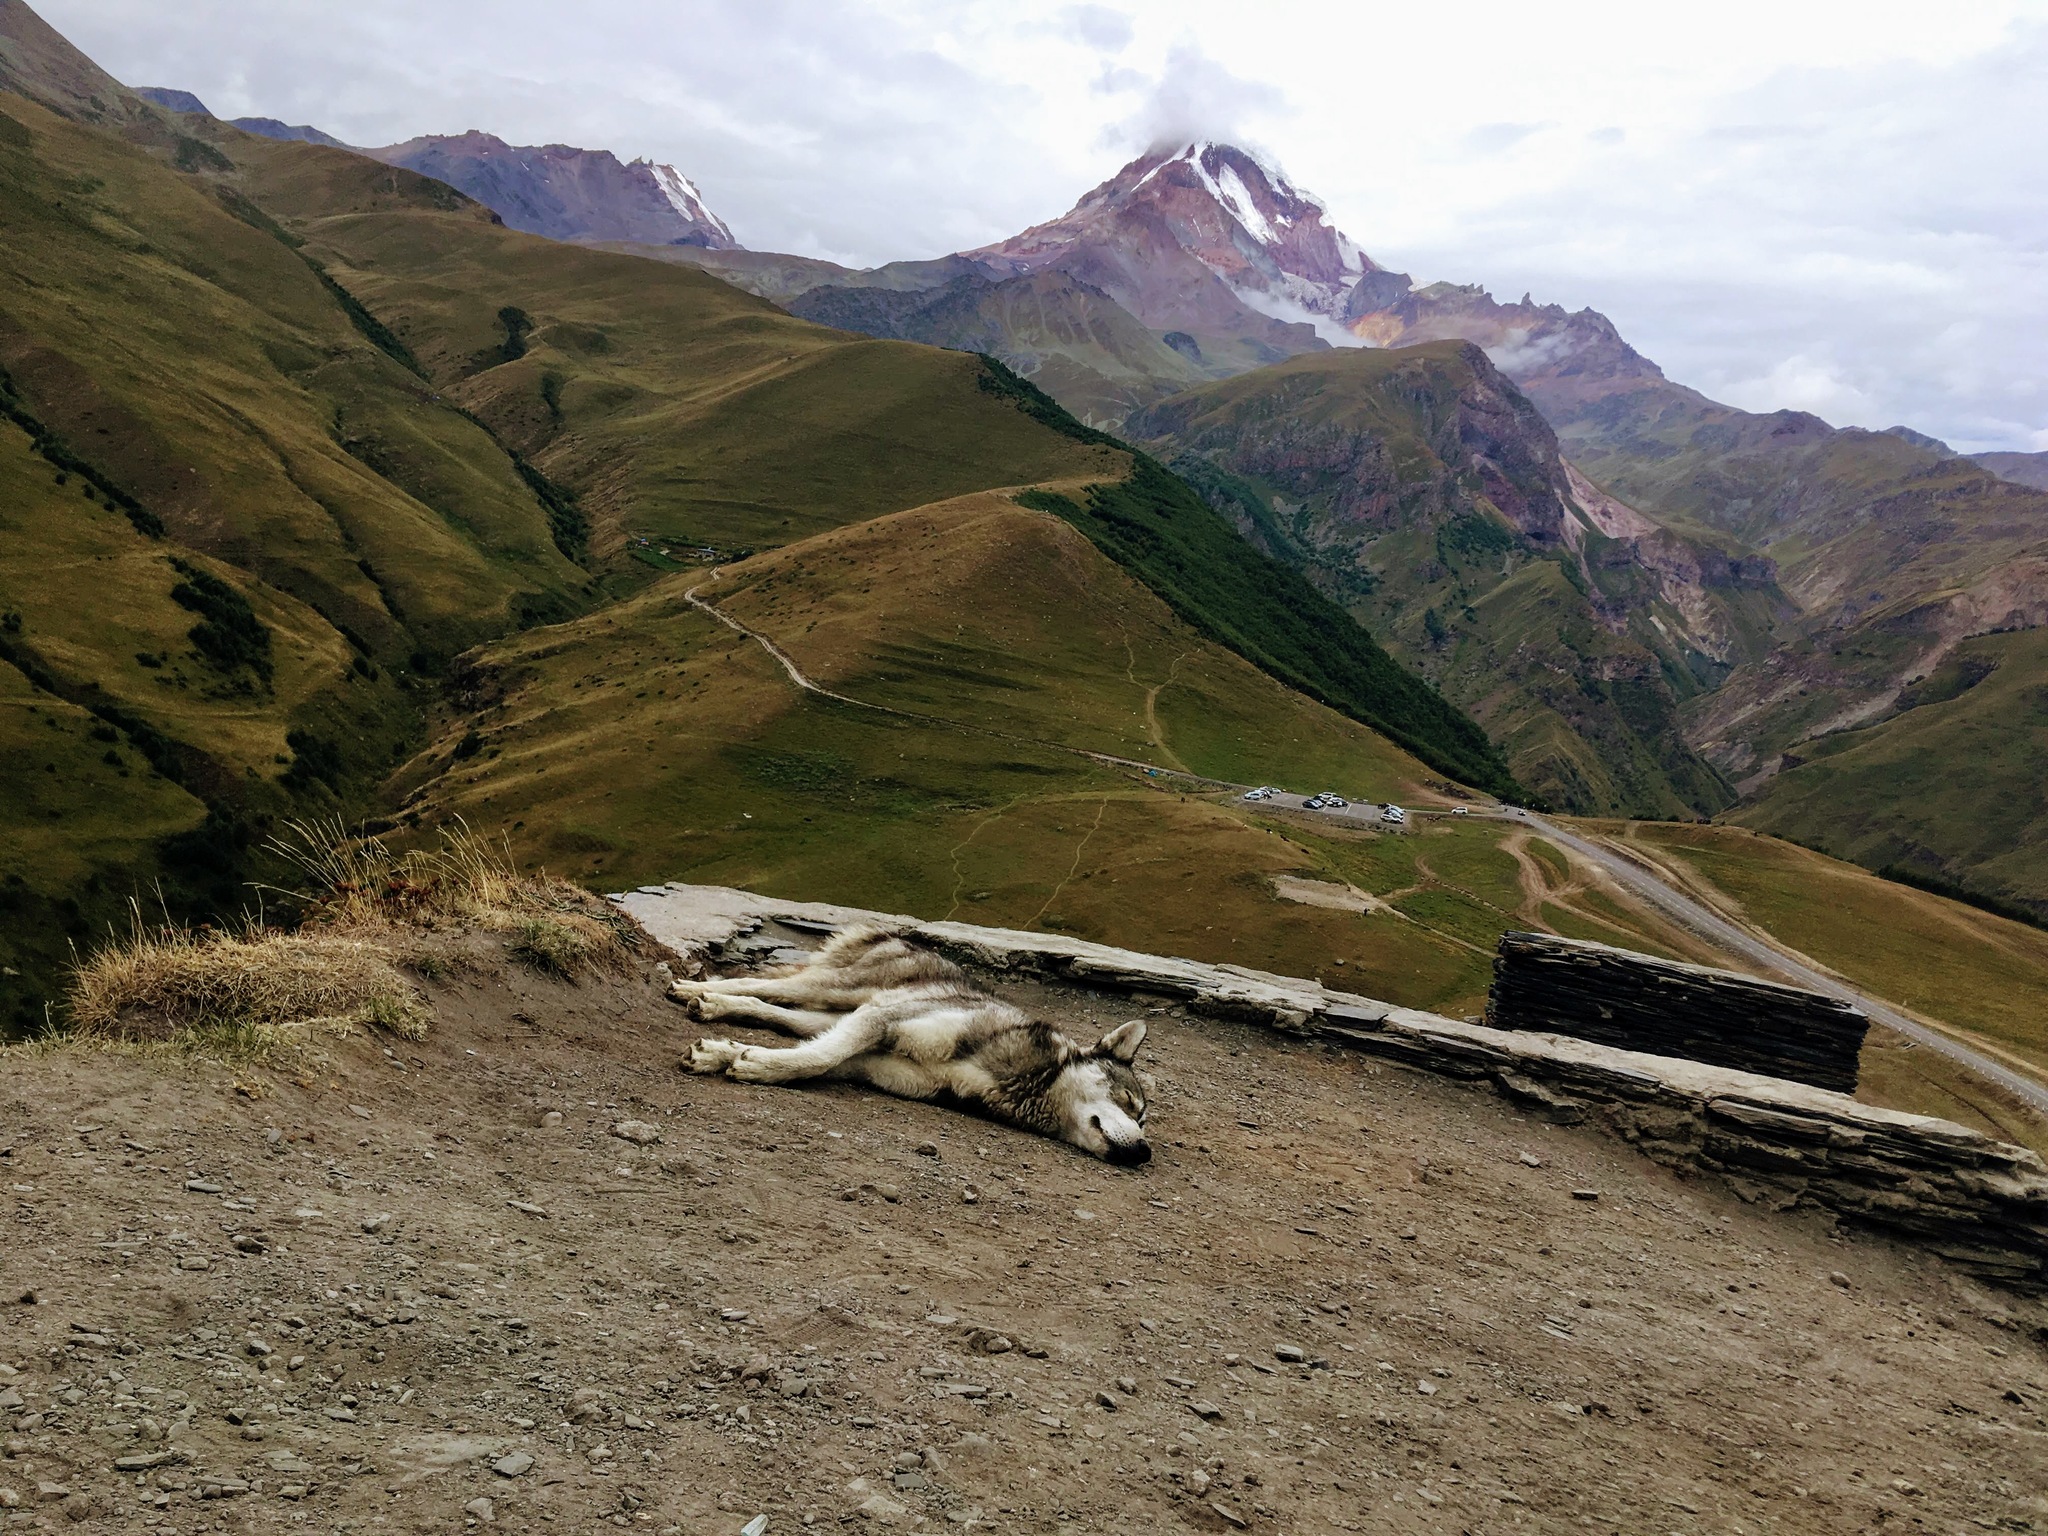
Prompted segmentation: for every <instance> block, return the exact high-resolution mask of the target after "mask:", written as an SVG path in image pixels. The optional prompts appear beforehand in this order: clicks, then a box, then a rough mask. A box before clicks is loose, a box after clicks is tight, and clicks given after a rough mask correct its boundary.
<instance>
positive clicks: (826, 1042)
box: [726, 1007, 888, 1083]
mask: <svg viewBox="0 0 2048 1536" xmlns="http://www.w3.org/2000/svg"><path fill="white" fill-rule="evenodd" d="M887 1034H888V1019H887V1017H886V1015H885V1014H884V1012H883V1011H882V1010H881V1009H879V1008H873V1007H863V1008H856V1009H855V1010H854V1011H853V1012H852V1013H849V1014H846V1015H845V1016H844V1017H842V1018H840V1019H839V1020H838V1021H837V1022H836V1023H834V1024H833V1026H832V1027H831V1028H830V1029H828V1030H826V1031H825V1032H824V1033H823V1034H821V1035H816V1036H813V1037H812V1038H811V1039H809V1040H806V1041H805V1042H804V1043H803V1044H802V1045H792V1046H786V1047H782V1048H779V1049H778V1048H776V1047H773V1046H759V1045H748V1046H742V1047H741V1048H740V1052H739V1054H738V1055H737V1056H736V1057H734V1058H733V1062H732V1065H731V1066H729V1067H727V1068H726V1071H727V1072H728V1073H729V1074H730V1075H731V1076H733V1077H735V1078H737V1079H738V1080H739V1081H740V1082H743V1083H797V1082H802V1081H804V1080H805V1079H806V1078H813V1077H823V1076H824V1075H825V1074H826V1073H828V1072H833V1071H836V1070H837V1069H838V1068H840V1067H843V1066H845V1065H846V1063H847V1062H849V1061H851V1060H853V1059H854V1058H855V1057H856V1056H865V1055H866V1054H867V1053H868V1052H870V1051H872V1050H874V1049H875V1048H876V1047H877V1046H879V1045H881V1044H882V1042H883V1040H884V1038H885V1037H886V1036H887Z"/></svg>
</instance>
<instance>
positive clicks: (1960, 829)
mask: <svg viewBox="0 0 2048 1536" xmlns="http://www.w3.org/2000/svg"><path fill="white" fill-rule="evenodd" d="M2044 677H2048V629H2042V628H2033V629H2027V630H2023V631H2018V632H2012V633H2005V634H1988V635H1978V636H1974V637H1972V638H1970V639H1966V640H1964V641H1962V642H1961V643H1960V644H1958V645H1957V646H1956V647H1955V648H1954V650H1953V651H1951V652H1950V653H1949V655H1948V656H1947V658H1946V659H1945V660H1944V661H1943V662H1942V664H1941V665H1940V666H1939V667H1937V668H1936V669H1935V670H1934V671H1933V672H1932V673H1930V674H1929V675H1928V676H1926V677H1925V678H1923V679H1921V680H1920V681H1919V682H1918V683H1916V684H1914V685H1913V686H1912V687H1910V688H1908V689H1907V690H1906V691H1905V692H1904V693H1903V694H1901V695H1900V696H1899V698H1898V700H1897V702H1896V704H1895V705H1894V706H1893V709H1892V711H1891V712H1890V713H1889V714H1887V715H1886V716H1884V717H1882V718H1880V719H1878V720H1877V721H1875V722H1873V723H1872V724H1870V725H1867V726H1863V727H1861V728H1858V729H1854V730H1846V731H1841V732H1837V733H1835V734H1833V735H1829V736H1826V737H1823V738H1822V739H1821V740H1819V741H1817V742H1814V743H1812V744H1811V745H1809V746H1806V747H1803V748H1801V749H1800V750H1799V751H1798V752H1796V753H1794V754H1790V755H1789V756H1788V760H1787V763H1786V766H1785V768H1784V770H1783V771H1782V772H1780V773H1779V774H1778V775H1776V776H1775V777H1774V778H1773V779H1772V780H1771V781H1770V783H1769V784H1767V785H1766V786H1765V787H1764V789H1763V791H1762V792H1761V794H1760V795H1758V796H1757V797H1756V799H1755V800H1754V802H1753V803H1751V804H1748V805H1745V806H1744V807H1743V808H1742V810H1741V811H1740V813H1739V815H1738V819H1739V820H1740V821H1741V822H1742V823H1743V824H1744V825H1746V826H1752V827H1757V828H1759V829H1762V830H1764V831H1769V832H1774V833H1776V834H1778V835H1779V836H1781V837H1789V838H1792V839H1794V840H1795V841H1798V842H1803V843H1806V844H1807V845H1808V846H1810V847H1816V848H1823V849H1826V850H1827V851H1828V852H1830V853H1832V854H1834V855H1835V856H1837V857H1839V858H1849V859H1854V860H1855V861H1856V862H1857V863H1859V864H1863V865H1866V866H1868V867H1870V868H1881V867H1887V866H1897V867H1898V868H1900V869H1902V870H1905V871H1908V872H1910V873H1911V874H1913V875H1916V876H1919V877H1922V878H1932V879H1934V880H1936V881H1939V882H1943V883H1946V884H1953V885H1959V886H1962V887H1964V888H1966V889H1969V890H1973V891H1977V892H1981V893H1984V894H1987V895H1991V896H1997V897H2002V898H2004V899H2006V900H2008V901H2012V902H2015V903H2018V904H2020V905H2022V906H2025V907H2028V908H2030V909H2032V910H2033V911H2034V912H2036V913H2038V914H2040V915H2041V916H2043V917H2048V787H2044V783H2043V779H2042V774H2041V765H2042V763H2044V762H2048V686H2044V685H2043V682H2042V679H2043V678H2044Z"/></svg>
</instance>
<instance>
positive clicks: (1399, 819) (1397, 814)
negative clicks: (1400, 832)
mask: <svg viewBox="0 0 2048 1536" xmlns="http://www.w3.org/2000/svg"><path fill="white" fill-rule="evenodd" d="M1407 819H1408V813H1407V812H1406V811H1404V810H1402V809H1401V807H1399V806H1398V805H1390V806H1388V807H1387V808H1386V809H1385V810H1383V811H1381V812H1380V820H1381V821H1388V822H1392V823H1393V824H1394V825H1395V826H1397V827H1398V826H1400V825H1401V824H1402V823H1403V822H1405V821H1407Z"/></svg>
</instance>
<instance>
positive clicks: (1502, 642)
mask: <svg viewBox="0 0 2048 1536" xmlns="http://www.w3.org/2000/svg"><path fill="white" fill-rule="evenodd" d="M1129 429H1130V430H1131V431H1132V432H1134V433H1136V434H1138V435H1140V436H1142V437H1143V438H1145V439H1147V440H1149V441H1152V442H1154V443H1155V444H1156V445H1157V446H1159V447H1160V448H1161V449H1162V450H1169V449H1170V450H1171V451H1173V452H1176V453H1178V454H1180V455H1182V456H1183V457H1182V458H1179V459H1177V460H1176V463H1178V464H1181V465H1182V466H1183V468H1184V470H1185V471H1186V472H1187V473H1188V474H1189V475H1190V476H1191V477H1192V478H1194V479H1195V481H1196V483H1197V484H1198V485H1201V486H1202V487H1203V488H1204V489H1205V491H1206V492H1207V493H1208V494H1209V495H1210V496H1211V499H1212V500H1213V501H1214V502H1215V503H1216V504H1217V505H1219V506H1221V507H1224V508H1226V509H1229V510H1230V511H1231V512H1232V514H1233V515H1235V516H1236V517H1238V519H1239V521H1240V525H1241V526H1242V527H1243V529H1244V531H1245V532H1246V534H1247V536H1248V537H1251V538H1252V539H1253V540H1254V541H1255V542H1259V543H1261V544H1263V545H1264V546H1265V547H1267V548H1269V549H1270V550H1271V551H1272V552H1273V553H1275V554H1278V555H1280V556H1282V557H1283V558H1286V559H1288V560H1290V561H1291V562H1292V563H1295V564H1297V565H1300V566H1301V567H1302V568H1304V569H1306V570H1308V571H1310V572H1312V573H1314V574H1315V576H1316V577H1317V579H1318V580H1319V582H1320V583H1321V584H1322V585H1323V586H1324V587H1325V588H1326V590H1328V591H1330V592H1332V593H1333V594H1335V595H1337V596H1338V597H1340V598H1341V599H1342V600H1343V601H1344V602H1345V604H1346V605H1347V606H1348V607H1349V608H1350V609H1351V611H1352V612H1353V613H1355V614H1356V615H1358V616H1359V618H1360V620H1361V622H1364V623H1365V624H1366V625H1367V626H1368V627H1369V628H1370V629H1372V630H1373V631H1374V632H1375V633H1378V634H1384V635H1386V636H1387V637H1388V639H1389V643H1391V644H1393V645H1395V646H1396V647H1397V648H1398V652H1399V654H1400V655H1401V656H1402V657H1403V658H1404V659H1406V660H1408V661H1410V662H1411V664H1413V665H1415V666H1417V667H1419V668H1421V669H1422V670H1423V671H1424V673H1425V674H1426V675H1428V676H1430V677H1431V678H1433V679H1435V680H1436V681H1437V683H1438V685H1439V686H1440V687H1441V688H1442V689H1443V690H1444V692H1445V694H1446V696H1447V697H1449V698H1451V699H1453V700H1454V701H1455V702H1457V703H1459V704H1461V705H1463V706H1464V707H1466V708H1467V709H1470V710H1472V711H1473V712H1474V714H1475V717H1476V718H1478V719H1479V720H1480V721H1481V723H1482V724H1485V725H1486V726H1487V727H1488V728H1489V730H1490V731H1491V732H1492V734H1493V735H1494V738H1495V739H1496V740H1497V741H1499V742H1501V743H1502V744H1503V747H1504V750H1505V751H1506V753H1507V755H1508V758H1509V762H1510V765H1511V766H1512V767H1513V768H1514V770H1515V772H1516V775H1517V777H1519V778H1521V779H1522V780H1523V782H1525V783H1527V784H1529V785H1530V786H1531V787H1532V788H1533V789H1535V790H1537V791H1538V792H1539V793H1540V794H1542V795H1543V796H1545V797H1546V798H1547V799H1549V800H1551V801H1553V802H1555V803H1557V804H1560V805H1563V806H1566V807H1569V808H1572V809H1576V810H1581V811H1593V812H1614V811H1628V812H1633V813H1636V814H1650V815H1671V814H1700V813H1711V812H1713V811H1716V810H1719V809H1721V808H1723V807H1724V806H1726V805H1727V804H1729V803H1730V801H1731V799H1732V796H1731V794H1730V792H1729V790H1728V788H1727V786H1726V785H1725V784H1724V783H1723V782H1722V781H1721V780H1720V778H1719V776H1718V775H1717V774H1716V773H1715V772H1714V771H1713V770H1712V769H1711V768H1710V767H1709V766H1708V765H1707V764H1706V763H1705V762H1703V761H1702V760H1700V759H1699V758H1698V757H1697V756H1696V755H1695V754H1694V753H1693V752H1692V751H1691V750H1690V749H1689V747H1688V746H1687V745H1686V742H1685V740H1684V738H1683V735H1682V733H1681V730H1680V722H1679V708H1680V705H1681V704H1682V703H1683V702H1684V701H1685V700H1686V699H1688V698H1690V697H1692V696H1694V695H1695V694H1697V693H1699V692H1701V691H1703V690H1704V689H1705V688H1707V687H1709V686H1711V684H1712V682H1713V681H1715V680H1716V678H1717V675H1719V674H1725V672H1726V671H1727V669H1728V668H1729V667H1730V666H1732V665H1734V664H1735V663H1736V662H1737V661H1738V660H1740V659H1742V658H1743V657H1744V656H1746V655H1748V654H1749V653H1750V652H1752V651H1753V650H1754V649H1755V647H1756V646H1757V645H1758V643H1759V641H1760V638H1761V635H1762V633H1763V631H1764V630H1765V629H1767V627H1768V624H1769V621H1770V615H1771V613H1772V612H1773V610H1774V609H1776V608H1780V607H1782V606H1783V600H1782V598H1780V597H1778V596H1777V595H1776V594H1775V592H1774V589H1773V587H1772V583H1771V577H1770V571H1769V568H1768V565H1767V564H1765V563H1760V562H1749V563H1744V562H1741V561H1739V560H1737V561H1731V560H1729V559H1728V558H1727V557H1726V556H1725V555H1724V554H1722V553H1721V552H1720V551H1718V550H1715V549H1713V548H1712V547H1711V546H1707V545H1703V544H1701V543H1699V542H1696V541H1691V540H1686V539H1683V538H1681V537H1679V536H1676V535H1674V534H1672V533H1670V532H1669V531H1667V530H1664V529H1661V528H1658V527H1657V526H1656V525H1654V524H1652V523H1650V522H1649V521H1648V520H1647V519H1644V518H1642V517H1640V516H1638V515H1637V514H1635V513H1633V512H1632V511H1631V509H1629V508H1627V507H1625V506H1621V505H1619V504H1618V503H1615V502H1613V501H1612V499H1611V498H1606V497H1602V496H1601V495H1599V493H1598V492H1596V491H1595V490H1594V489H1593V488H1592V487H1591V486H1589V485H1586V484H1585V483H1584V482H1583V481H1582V480H1579V479H1577V478H1576V477H1575V475H1574V473H1573V471H1572V469H1571V467H1570V466H1569V465H1568V464H1567V463H1566V462H1565V461H1564V459H1563V457H1562V455H1561V454H1560V452H1559V451H1558V445H1557V441H1556V439H1555V437H1554V436H1553V435H1552V433H1551V432H1550V429H1549V428H1548V426H1547V425H1546V424H1545V423H1544V422H1543V420H1542V418H1541V417H1540V416H1538V415H1537V413H1536V411H1535V409H1534V408H1533V407H1532V406H1531V405H1530V404H1529V402H1528V401H1527V400H1526V399H1524V398H1523V397H1522V396H1521V394H1520V393H1519V392H1518V391H1516V390H1515V388H1514V387H1513V386H1512V385H1511V384H1509V383H1508V382H1507V381H1506V380H1505V379H1504V378H1503V377H1502V376H1501V375H1500V373H1499V372H1498V371H1497V370H1496V369H1495V368H1494V367H1493V366H1492V364H1491V363H1489V362H1488V361H1487V359H1486V356H1485V354H1484V353H1482V352H1481V351H1480V350H1479V349H1478V348H1476V347H1473V346H1470V345H1467V344H1462V343H1436V344H1434V345H1431V346H1427V347H1415V348H1406V349H1401V350H1397V351H1381V350H1376V349H1375V350H1364V349H1347V350H1343V351H1334V352H1324V353H1317V354H1313V355H1310V356H1305V357H1299V358H1295V359H1292V360H1290V361H1289V362H1287V363H1283V364H1279V365H1277V366H1275V367H1272V368H1266V369H1261V370H1258V371H1257V372H1255V373H1249V374H1244V375H1241V376H1239V377H1237V378H1235V379H1231V380H1229V381H1226V382H1223V383H1218V384H1210V385H1205V386H1202V387H1200V388H1197V389H1194V390H1190V391H1188V392H1187V393H1185V394H1181V395H1177V396H1174V397H1173V398H1171V399H1169V400H1166V401H1163V402H1161V403H1160V404H1159V405H1157V406H1154V407H1152V408H1150V409H1149V410H1146V411H1143V412H1141V413H1139V414H1138V415H1137V416H1135V417H1133V418H1132V420H1131V422H1130V423H1129ZM1190 461H1193V464H1191V462H1190ZM1196 464H1207V465H1210V466H1213V467H1214V470H1216V471H1220V473H1214V474H1209V475H1204V474H1203V473H1202V472H1201V471H1200V469H1199V468H1196V467H1194V465H1196Z"/></svg>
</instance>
